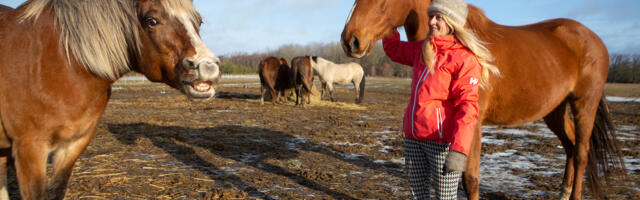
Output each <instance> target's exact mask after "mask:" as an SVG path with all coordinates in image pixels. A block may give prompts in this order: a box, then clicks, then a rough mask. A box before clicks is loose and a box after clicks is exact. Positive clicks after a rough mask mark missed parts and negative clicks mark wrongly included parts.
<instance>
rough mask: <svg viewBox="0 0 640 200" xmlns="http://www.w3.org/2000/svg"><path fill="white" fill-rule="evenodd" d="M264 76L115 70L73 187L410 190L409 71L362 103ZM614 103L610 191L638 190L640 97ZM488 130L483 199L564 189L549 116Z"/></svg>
mask: <svg viewBox="0 0 640 200" xmlns="http://www.w3.org/2000/svg"><path fill="white" fill-rule="evenodd" d="M257 83H258V81H257V79H255V78H253V77H244V78H242V79H224V81H223V82H222V83H221V85H220V86H219V87H218V88H217V91H218V98H217V99H215V100H213V101H210V102H206V103H192V102H189V101H187V100H186V98H185V97H184V96H183V95H181V94H180V93H178V92H177V91H175V90H173V89H171V88H168V87H166V86H164V85H162V84H153V83H149V82H146V81H138V80H131V79H129V80H126V79H125V80H121V81H119V82H117V83H116V84H115V85H114V87H113V95H112V99H111V101H110V102H109V105H108V108H107V110H106V113H105V115H104V116H103V118H102V120H101V123H100V125H99V126H98V130H97V133H96V135H95V137H94V139H93V141H92V142H91V145H90V146H89V147H88V148H87V150H86V151H85V152H84V154H83V155H82V156H81V158H80V159H79V161H78V162H77V163H76V167H75V169H74V173H73V177H72V180H71V183H70V185H69V189H68V192H67V198H68V199H407V198H408V195H409V194H408V192H407V183H406V181H405V175H404V172H403V166H404V159H403V156H402V151H403V150H402V149H403V148H402V135H401V133H400V128H401V127H400V126H401V116H402V114H403V110H404V108H405V106H406V102H407V100H408V93H409V89H408V85H409V81H408V80H400V79H368V80H367V84H368V85H367V89H366V91H367V92H366V94H365V103H364V104H362V105H355V104H352V103H353V101H354V98H355V97H354V94H353V92H352V90H348V88H340V89H339V90H338V92H337V93H336V96H337V99H338V102H336V103H331V102H327V101H323V102H320V103H318V101H317V99H315V100H316V101H315V102H312V104H311V105H309V106H307V108H305V109H303V108H300V107H295V106H293V104H291V103H289V104H285V105H271V104H270V103H265V105H264V106H260V105H259V100H258V99H259V89H258V87H259V86H258V84H257ZM609 106H610V109H611V110H612V112H613V113H614V114H613V118H614V120H615V123H616V125H617V126H618V129H619V136H618V139H619V140H620V144H621V145H622V148H623V150H624V155H625V158H626V166H627V168H628V172H627V175H626V176H625V177H624V178H620V179H617V180H615V182H616V184H615V187H614V189H613V190H610V191H609V197H610V198H611V199H640V175H639V172H640V162H639V159H640V142H639V141H640V139H639V135H640V130H639V128H638V125H639V124H640V102H618V103H615V102H612V103H609ZM483 132H484V137H483V157H482V167H481V172H480V176H481V181H482V182H481V194H482V197H483V199H557V197H558V196H559V188H560V182H561V178H562V170H563V166H564V153H563V152H564V151H563V150H562V147H561V145H560V142H559V140H557V139H556V138H555V136H554V135H553V134H552V133H551V132H550V131H549V130H548V129H547V128H546V127H545V126H544V125H543V124H542V122H540V121H539V122H535V123H530V124H527V125H524V126H521V127H500V126H487V127H484V128H483ZM10 184H11V187H10V193H11V197H12V198H18V191H17V186H16V185H17V183H16V181H15V179H14V178H11V179H10ZM459 194H460V195H459V196H460V197H461V198H464V193H463V192H462V191H460V192H459ZM586 194H587V197H586V198H591V196H590V193H589V192H587V193H586Z"/></svg>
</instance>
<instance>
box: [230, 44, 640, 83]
mask: <svg viewBox="0 0 640 200" xmlns="http://www.w3.org/2000/svg"><path fill="white" fill-rule="evenodd" d="M267 56H274V57H283V58H285V59H286V60H287V61H289V62H290V61H291V59H292V58H294V57H296V56H319V57H323V58H325V59H327V60H330V61H333V62H335V63H347V62H356V63H359V64H360V65H362V67H363V68H364V71H365V74H366V75H367V76H377V77H397V78H408V77H410V76H411V68H410V67H407V66H404V65H401V64H398V63H395V62H393V61H391V60H390V59H389V58H388V57H387V56H386V55H385V54H384V51H383V50H382V44H381V43H380V42H377V43H376V44H375V45H374V46H373V49H372V50H371V54H370V55H369V56H367V57H365V58H362V59H355V58H350V57H347V56H346V55H345V53H344V51H343V50H342V46H341V45H340V43H339V42H334V43H314V44H309V45H296V44H288V45H283V46H281V47H279V48H278V49H276V50H267V51H265V52H261V53H251V54H248V53H233V54H230V55H227V56H221V57H220V58H221V60H222V71H223V73H225V74H253V73H257V72H258V64H259V63H260V61H261V60H262V59H264V58H265V57H267ZM610 62H611V64H610V69H609V75H608V77H607V82H609V83H640V54H611V59H610Z"/></svg>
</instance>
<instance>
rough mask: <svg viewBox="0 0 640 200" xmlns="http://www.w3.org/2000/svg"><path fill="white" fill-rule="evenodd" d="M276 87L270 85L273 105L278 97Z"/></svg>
mask: <svg viewBox="0 0 640 200" xmlns="http://www.w3.org/2000/svg"><path fill="white" fill-rule="evenodd" d="M276 93H277V92H276V89H275V88H273V86H271V85H270V86H269V94H271V103H272V104H273V105H276V100H277V99H278V97H276Z"/></svg>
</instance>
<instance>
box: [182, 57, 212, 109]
mask: <svg viewBox="0 0 640 200" xmlns="http://www.w3.org/2000/svg"><path fill="white" fill-rule="evenodd" d="M183 66H184V68H185V72H184V73H183V75H182V76H181V81H182V86H183V91H184V92H185V94H186V95H187V97H188V98H189V99H190V100H205V101H206V100H210V99H212V98H213V97H214V95H215V93H216V90H215V88H214V85H215V84H216V83H218V81H219V80H220V75H221V73H220V61H219V59H218V58H214V59H202V60H200V61H198V62H195V61H193V60H192V59H185V60H184V61H183Z"/></svg>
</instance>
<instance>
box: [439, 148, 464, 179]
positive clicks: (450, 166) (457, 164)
mask: <svg viewBox="0 0 640 200" xmlns="http://www.w3.org/2000/svg"><path fill="white" fill-rule="evenodd" d="M466 164H467V156H466V155H464V154H463V153H460V152H457V151H452V150H449V152H448V153H447V157H446V158H445V159H444V167H443V169H442V173H443V174H445V173H450V172H454V171H456V172H462V171H464V167H465V165H466Z"/></svg>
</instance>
